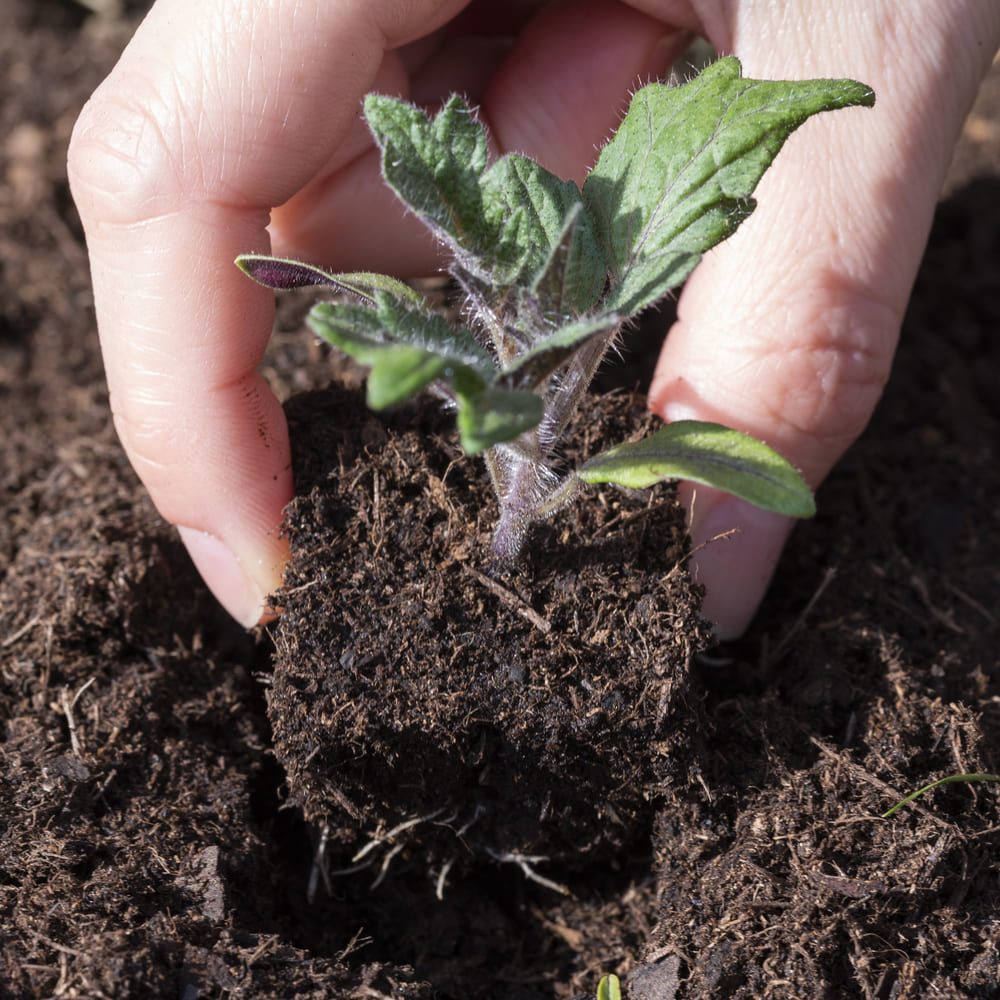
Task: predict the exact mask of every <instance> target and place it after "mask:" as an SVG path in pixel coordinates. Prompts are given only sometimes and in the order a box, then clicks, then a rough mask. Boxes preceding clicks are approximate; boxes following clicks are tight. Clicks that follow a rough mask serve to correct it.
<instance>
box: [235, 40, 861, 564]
mask: <svg viewBox="0 0 1000 1000" xmlns="http://www.w3.org/2000/svg"><path fill="white" fill-rule="evenodd" d="M873 103H874V94H873V93H872V91H871V89H870V88H868V87H866V86H864V85H863V84H860V83H856V82H854V81H851V80H807V81H802V82H777V81H760V80H748V79H744V78H742V76H741V70H740V65H739V63H738V62H737V60H736V59H734V58H731V57H730V58H725V59H721V60H719V61H718V62H716V63H715V64H713V65H712V66H710V67H709V68H707V69H706V70H705V71H704V72H702V73H701V74H700V75H699V76H698V77H696V78H695V79H694V80H692V81H691V82H690V83H687V84H685V85H684V86H679V87H671V86H667V85H665V84H661V83H653V84H649V85H648V86H645V87H643V88H642V89H641V90H639V91H638V92H637V93H636V94H635V96H634V97H633V99H632V101H631V104H630V106H629V109H628V113H627V114H626V116H625V118H624V120H623V121H622V123H621V125H620V127H619V128H618V131H617V133H616V134H615V136H614V137H613V138H612V139H611V140H610V141H609V142H608V143H607V144H606V145H605V146H604V147H603V149H602V150H601V152H600V155H599V157H598V160H597V163H596V165H595V167H594V168H593V170H592V171H591V172H590V174H589V175H588V177H587V179H586V181H585V183H584V185H583V188H582V189H581V188H579V187H578V186H577V185H576V184H575V183H573V182H572V181H564V180H560V179H559V178H558V177H556V176H555V175H554V174H552V173H550V172H549V171H547V170H546V169H545V168H543V167H542V166H540V165H539V164H537V163H535V162H534V161H533V160H530V159H528V158H527V157H525V156H521V155H518V154H516V153H510V154H507V155H506V156H503V157H500V158H499V159H497V160H495V161H494V162H492V163H490V162H489V156H488V143H487V137H486V132H485V130H484V128H483V126H482V125H481V124H480V123H479V122H478V121H477V119H476V118H475V116H474V114H473V113H472V111H471V110H470V109H469V107H468V106H467V105H466V103H465V102H464V101H463V100H462V99H461V98H460V97H457V96H454V97H452V98H450V99H449V100H448V101H447V102H446V103H445V104H444V106H443V107H442V108H441V110H440V111H439V112H438V113H437V114H436V115H435V116H434V117H433V118H429V117H428V116H427V115H426V114H425V113H424V112H423V111H422V110H420V109H419V108H416V107H414V106H412V105H410V104H407V103H405V102H403V101H400V100H397V99H395V98H390V97H384V96H380V95H378V94H370V95H369V96H368V97H367V98H366V99H365V102H364V113H365V118H366V119H367V122H368V125H369V127H370V128H371V130H372V132H373V134H374V136H375V140H376V142H377V144H378V146H379V148H380V150H381V153H382V172H383V176H384V178H385V181H386V183H387V184H388V185H389V186H390V187H391V188H392V190H393V191H395V193H396V194H397V195H398V196H399V197H400V198H401V199H402V201H403V202H404V203H405V204H406V205H407V206H408V207H409V208H410V209H411V210H412V211H413V212H414V213H415V214H416V215H417V216H418V217H419V218H420V219H421V220H422V221H423V222H424V223H425V224H426V225H427V226H428V227H429V228H430V229H431V230H432V231H433V233H434V234H435V236H436V237H437V238H438V239H439V240H440V242H441V243H442V244H443V245H444V247H445V248H446V249H447V251H448V252H449V254H450V258H451V260H450V265H449V267H448V271H449V273H450V275H451V277H452V278H453V279H454V281H455V282H456V284H457V286H458V288H459V289H460V290H461V293H462V295H463V298H464V309H463V310H462V314H461V315H462V322H461V323H458V324H456V323H452V322H450V321H449V320H448V319H446V318H445V317H444V316H443V315H441V314H439V313H436V312H434V311H433V310H432V309H431V307H430V306H429V304H428V303H427V301H426V300H425V299H424V297H423V296H421V295H420V294H419V293H418V292H416V291H415V290H413V289H412V288H411V287H410V286H408V285H406V284H404V283H403V282H401V281H398V280H397V279H395V278H392V277H389V276H387V275H382V274H371V273H353V274H329V273H327V272H326V271H324V270H322V269H320V268H318V267H315V266H313V265H311V264H305V263H300V262H297V261H292V260H284V259H281V258H275V257H269V256H262V255H253V254H248V255H244V256H241V257H240V258H238V259H237V264H238V265H239V266H240V267H241V268H242V269H243V270H244V271H245V272H246V273H247V274H248V275H249V276H250V277H252V278H254V279H255V280H256V281H258V282H260V283H261V284H264V285H267V286H268V287H270V288H274V289H285V288H293V287H299V286H305V285H323V286H328V287H330V288H332V289H335V290H337V291H338V292H342V293H343V292H346V293H349V294H350V296H351V297H352V298H353V299H355V300H356V302H350V303H328V302H324V303H320V304H317V305H316V306H314V307H313V309H312V311H311V313H310V316H309V325H310V326H311V328H312V329H313V330H314V331H315V332H316V333H317V334H318V335H319V336H320V337H322V338H323V339H324V340H326V341H328V342H329V343H331V344H333V345H334V346H336V347H337V348H339V349H340V350H342V351H344V352H345V353H346V354H348V355H350V356H351V357H352V358H354V359H355V360H356V361H358V362H360V363H361V364H363V365H365V366H367V367H369V368H370V373H369V377H368V386H367V399H368V404H369V406H371V407H372V408H373V409H376V410H381V409H384V408H386V407H390V406H393V405H394V404H397V403H400V402H402V401H403V400H405V399H407V398H409V397H411V396H414V395H415V394H417V393H420V392H422V391H424V390H430V391H432V392H433V393H435V394H437V395H438V396H439V397H440V398H442V399H443V400H445V401H446V403H447V404H448V405H450V406H451V407H452V408H453V409H454V411H455V413H456V418H457V423H458V432H459V436H460V440H461V444H462V447H463V448H464V449H465V451H466V452H468V453H470V454H475V453H481V454H482V455H483V456H484V457H485V461H486V465H487V468H488V469H489V473H490V476H491V477H492V482H493V486H494V488H495V490H496V494H497V497H498V500H499V505H500V514H499V519H498V523H497V525H496V528H495V532H494V536H493V554H494V556H495V557H496V560H497V561H498V562H499V563H500V564H501V565H504V564H510V563H512V562H513V561H514V560H515V559H516V558H517V556H518V554H519V552H520V550H521V548H522V545H523V544H524V540H525V537H526V535H527V532H528V530H529V528H530V526H531V525H532V524H533V523H534V522H536V521H539V520H542V519H545V518H548V517H550V516H551V515H553V514H554V513H555V512H556V511H558V510H559V509H560V508H562V507H564V506H565V505H566V504H568V503H569V502H570V501H571V500H572V499H573V497H574V495H575V494H576V493H577V492H578V491H579V490H580V489H581V488H582V487H583V486H584V485H585V484H594V483H617V484H619V485H622V486H626V487H632V488H644V487H647V486H650V485H652V484H653V483H655V482H657V481H659V480H663V479H687V480H691V481H694V482H697V483H702V484H705V485H708V486H714V487H717V488H719V489H722V490H725V491H727V492H728V493H732V494H735V495H736V496H739V497H741V498H743V499H744V500H747V501H749V502H750V503H753V504H756V505H758V506H760V507H763V508H765V509H767V510H772V511H777V512H779V513H781V514H786V515H790V516H793V517H810V516H811V515H812V514H813V513H814V512H815V505H814V501H813V496H812V493H811V491H810V489H809V487H808V486H807V485H806V483H805V482H804V481H803V479H802V477H801V476H800V475H799V474H798V472H797V471H796V470H795V469H794V468H793V467H792V466H791V465H790V464H789V463H788V462H787V461H785V460H784V459H783V458H782V457H781V456H780V455H778V454H777V453H776V452H775V451H773V450H772V449H771V448H769V447H767V446H766V445H764V444H763V443H762V442H760V441H757V440H755V439H754V438H752V437H750V436H748V435H746V434H742V433H739V432H737V431H735V430H731V429H728V428H726V427H723V426H721V425H719V424H713V423H705V422H702V421H693V420H682V421H677V422H674V423H671V424H668V425H666V426H664V427H662V428H660V429H659V430H658V431H656V432H655V433H653V434H652V435H650V436H649V437H647V438H645V439H643V440H640V441H635V442H629V443H624V444H619V445H617V446H616V447H612V448H611V449H610V450H607V451H604V452H602V453H600V454H598V455H596V456H594V457H592V458H590V459H589V460H587V461H586V462H584V463H583V464H582V465H581V466H580V467H579V468H576V469H573V470H569V471H567V470H565V469H562V468H561V466H560V460H559V447H560V442H561V440H562V438H563V436H564V433H565V431H566V429H567V427H568V425H569V423H570V420H571V418H572V417H573V415H574V413H575V412H576V409H577V406H578V404H579V403H580V401H581V398H582V396H583V394H584V393H585V392H586V390H587V388H588V386H589V384H590V381H591V379H592V377H593V375H594V373H595V371H596V370H597V368H598V366H599V365H600V363H601V360H602V359H603V358H604V356H605V354H606V353H607V351H608V350H609V348H610V347H611V346H612V345H613V344H614V343H615V341H616V339H617V338H618V337H619V334H620V331H621V329H622V326H623V324H624V323H626V322H628V321H629V320H630V319H632V318H633V317H635V316H636V315H637V314H638V313H639V312H641V311H642V310H643V309H645V308H647V307H648V306H651V305H653V304H655V303H656V302H657V301H658V300H659V299H661V298H662V297H663V296H665V295H666V294H667V293H669V292H670V291H671V290H672V289H675V288H676V287H677V286H678V285H680V284H681V282H683V281H684V279H685V278H686V277H687V276H688V275H689V274H690V273H691V271H692V270H693V269H694V267H695V265H696V264H697V263H698V261H699V260H700V259H701V257H702V255H703V254H704V253H705V251H707V250H709V249H710V248H711V247H713V246H715V245H716V244H718V243H720V242H721V241H723V240H725V239H726V238H727V237H728V236H730V235H731V234H732V233H733V232H735V230H736V229H737V227H738V226H739V225H740V223H741V222H743V220H744V219H746V218H747V217H748V216H749V215H750V213H751V212H752V211H753V210H754V208H755V202H754V200H753V199H752V198H751V194H752V193H753V190H754V188H755V187H756V185H757V183H758V181H759V180H760V178H761V177H762V176H763V174H764V172H765V171H766V170H767V168H768V166H769V165H770V164H771V162H772V161H773V159H774V157H775V156H776V155H777V153H778V151H779V150H780V149H781V147H782V145H783V144H784V142H785V140H786V139H787V138H788V136H789V135H790V134H791V133H792V132H793V131H794V130H795V129H796V128H798V126H799V125H801V124H802V123H803V122H804V121H806V120H807V119H808V118H809V117H811V116H812V115H814V114H817V113H818V112H820V111H829V110H834V109H837V108H843V107H849V106H852V105H866V106H871V105H872V104H873Z"/></svg>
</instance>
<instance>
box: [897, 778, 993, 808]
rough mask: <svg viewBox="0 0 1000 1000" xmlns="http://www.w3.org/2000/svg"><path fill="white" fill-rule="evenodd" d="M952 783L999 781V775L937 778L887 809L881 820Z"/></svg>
mask: <svg viewBox="0 0 1000 1000" xmlns="http://www.w3.org/2000/svg"><path fill="white" fill-rule="evenodd" d="M953 781H962V782H966V781H1000V774H951V775H949V776H948V777H947V778H938V780H937V781H932V782H931V783H930V784H929V785H924V787H923V788H918V789H917V790H916V791H915V792H911V793H910V794H909V795H907V796H906V798H905V799H902V800H900V801H899V802H897V803H896V804H895V805H894V806H893V807H892V808H891V809H887V810H886V811H885V812H884V813H882V819H888V818H889V817H890V816H891V815H892V814H893V813H894V812H895V811H896V810H897V809H902V808H903V806H905V805H908V804H909V803H910V802H912V801H913V800H914V799H916V798H918V797H919V796H921V795H923V794H924V793H925V792H929V791H931V790H932V789H934V788H937V787H938V786H939V785H950V784H951V783H952V782H953Z"/></svg>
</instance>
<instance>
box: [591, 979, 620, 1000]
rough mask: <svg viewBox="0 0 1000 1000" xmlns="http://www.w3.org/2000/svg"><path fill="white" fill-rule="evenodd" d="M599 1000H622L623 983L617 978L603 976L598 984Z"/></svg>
mask: <svg viewBox="0 0 1000 1000" xmlns="http://www.w3.org/2000/svg"><path fill="white" fill-rule="evenodd" d="M597 1000H622V988H621V982H620V980H619V979H618V977H617V976H603V977H602V978H601V981H600V982H599V983H598V984H597Z"/></svg>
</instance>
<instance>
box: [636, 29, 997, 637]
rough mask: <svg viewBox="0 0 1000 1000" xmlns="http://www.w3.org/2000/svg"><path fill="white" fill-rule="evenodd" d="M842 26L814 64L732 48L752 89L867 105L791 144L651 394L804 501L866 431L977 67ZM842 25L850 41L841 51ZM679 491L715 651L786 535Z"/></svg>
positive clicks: (750, 605)
mask: <svg viewBox="0 0 1000 1000" xmlns="http://www.w3.org/2000/svg"><path fill="white" fill-rule="evenodd" d="M897 16H898V17H902V16H903V15H897ZM866 17H868V15H867V14H862V15H859V18H860V19H861V20H864V19H865V18H866ZM850 20H851V19H850V18H845V38H844V39H843V44H842V45H840V46H839V47H838V46H837V45H836V44H835V42H834V43H830V49H829V51H826V52H823V53H817V52H815V51H813V50H811V49H810V47H809V44H808V42H807V40H805V39H803V40H802V44H796V40H795V39H789V38H785V39H784V47H785V53H786V57H787V58H782V56H781V54H780V53H777V54H776V52H775V47H774V46H773V45H771V46H770V47H763V46H762V47H760V48H759V49H757V48H755V44H754V36H753V32H752V30H749V29H748V30H746V31H744V34H743V40H744V44H743V45H742V46H741V40H740V39H739V38H737V41H736V48H737V53H738V54H739V55H741V57H742V58H743V63H744V71H745V73H746V75H747V76H751V77H770V78H786V79H789V78H790V79H795V78H806V77H834V76H852V77H854V78H856V79H859V80H862V81H864V82H865V83H868V84H869V85H871V86H872V87H873V88H874V90H875V92H876V95H877V103H876V106H875V108H874V110H872V111H868V110H865V109H849V110H843V111H838V112H836V114H834V115H821V116H819V117H817V118H815V119H812V120H810V121H808V122H807V123H806V124H805V125H803V126H802V128H801V129H800V130H799V132H797V133H796V134H795V135H793V136H792V137H791V139H790V140H789V142H788V145H787V146H786V148H785V149H784V150H782V152H781V153H780V154H779V156H778V158H777V160H776V161H775V165H774V167H773V168H772V169H771V171H770V172H769V173H768V174H767V175H766V176H765V177H764V179H763V180H762V182H761V184H760V185H759V187H758V190H757V195H756V197H757V199H758V202H759V209H758V211H757V213H756V214H755V215H754V216H753V218H751V219H750V220H749V221H748V222H747V223H746V224H745V225H744V226H743V228H742V229H741V230H740V231H739V233H737V234H736V235H735V236H734V237H733V238H732V239H731V240H729V241H728V242H727V243H725V244H724V245H723V246H721V247H719V248H718V249H716V250H714V251H713V252H712V253H711V254H710V255H708V256H707V258H706V259H705V260H704V261H703V263H702V264H701V265H700V266H699V268H698V269H697V270H696V272H695V273H694V275H693V276H692V278H691V279H690V281H689V282H688V285H687V287H686V288H685V290H684V293H683V294H682V296H681V299H680V302H679V306H678V321H677V323H676V324H675V326H674V327H673V329H672V330H671V331H670V334H669V336H668V338H667V341H666V344H665V346H664V349H663V352H662V354H661V357H660V361H659V364H658V366H657V370H656V373H655V376H654V379H653V384H652V386H651V389H650V403H651V406H652V408H653V409H654V410H655V411H657V412H659V413H660V414H662V415H663V416H664V417H665V418H666V419H668V420H678V419H686V418H694V419H700V420H713V421H718V422H719V423H722V424H726V425H728V426H732V427H735V428H737V429H739V430H743V431H746V432H748V433H750V434H753V435H754V436H756V437H758V438H761V439H762V440H764V441H765V442H767V443H768V444H770V445H771V446H772V447H773V448H775V449H776V450H777V451H779V452H780V453H781V454H782V455H784V456H785V457H786V458H787V459H789V461H791V462H792V464H793V465H795V466H796V467H797V468H799V469H800V470H801V472H802V473H803V475H804V477H805V479H806V480H807V482H808V483H809V484H810V485H811V486H812V487H814V488H815V487H816V486H818V485H819V483H820V482H821V481H822V479H823V478H824V476H825V475H826V474H827V472H828V471H829V470H830V468H831V467H832V466H833V464H834V463H835V462H836V461H837V459H838V458H839V457H840V456H841V454H842V453H843V452H844V450H845V449H846V448H847V447H848V446H849V445H850V444H851V443H852V442H853V441H854V440H855V438H856V437H857V436H858V435H859V434H860V433H861V431H862V430H863V429H864V427H865V425H866V424H867V422H868V420H869V418H870V416H871V414H872V411H873V410H874V407H875V405H876V403H877V401H878V399H879V396H880V395H881V392H882V389H883V387H884V385H885V382H886V380H887V378H888V375H889V370H890V366H891V362H892V356H893V352H894V350H895V346H896V342H897V339H898V335H899V328H900V324H901V321H902V316H903V313H904V310H905V307H906V302H907V299H908V297H909V293H910V289H911V287H912V283H913V279H914V276H915V274H916V271H917V267H918V264H919V260H920V256H921V254H922V252H923V248H924V245H925V243H926V238H927V234H928V231H929V228H930V222H931V218H932V215H933V209H934V204H935V201H936V197H937V193H938V190H939V188H940V184H941V181H942V179H943V176H944V173H945V170H946V169H947V164H948V162H949V158H950V154H951V151H952V148H953V145H954V142H955V141H956V138H957V135H958V132H959V129H960V127H961V123H962V120H963V118H964V116H965V113H966V112H967V110H968V107H969V106H970V104H971V102H972V99H973V97H974V95H975V90H976V87H977V85H978V81H979V78H980V76H981V73H982V72H985V69H986V66H987V65H988V63H984V65H982V66H980V67H976V68H975V69H972V68H970V67H969V63H968V60H967V58H966V61H965V63H964V66H965V70H964V72H955V71H954V60H953V59H948V60H946V59H944V58H943V53H944V50H946V49H948V48H949V47H954V46H956V45H957V44H958V43H957V42H956V37H955V35H956V32H957V28H955V27H948V26H947V25H942V24H940V23H938V24H936V25H935V26H934V29H935V30H936V31H937V35H935V34H934V33H933V32H932V31H929V32H927V33H924V34H922V35H921V36H920V42H921V48H920V50H919V52H918V51H917V49H916V47H915V45H914V46H911V47H908V46H907V45H906V44H900V45H899V46H898V47H897V48H892V49H887V48H886V47H885V46H883V45H882V43H881V41H880V39H881V38H882V37H883V34H884V33H883V32H882V31H880V30H875V26H873V25H865V24H854V25H853V27H851V26H850V25H849V24H847V23H846V22H848V21H850ZM994 20H995V19H994ZM848 28H850V29H851V30H850V39H853V40H857V39H861V40H862V42H861V43H860V44H852V45H848V44H847V41H848V38H847V37H846V35H847V29H848ZM966 30H967V29H966ZM899 37H900V38H901V39H902V41H903V42H905V39H906V37H910V38H911V39H912V38H914V37H915V36H914V35H913V34H911V35H910V36H906V35H905V34H903V35H901V36H899ZM865 39H867V40H868V41H867V43H866V42H865V41H864V40H865ZM772 41H773V39H772ZM741 47H742V48H743V51H740V50H741ZM765 48H766V51H765ZM959 51H962V49H961V48H959ZM974 51H976V52H979V51H981V50H980V49H978V48H974ZM989 51H990V52H992V51H993V50H992V49H990V50H989ZM938 57H941V58H938ZM981 61H982V60H981ZM922 70H926V72H922ZM683 496H684V498H685V499H686V500H687V502H688V504H689V505H690V509H691V533H692V541H693V544H694V546H695V549H696V551H695V553H694V555H693V557H692V561H693V568H694V572H695V574H696V578H697V579H699V580H700V582H702V583H704V585H705V587H706V598H705V603H704V606H703V613H704V614H705V616H706V617H707V618H709V619H710V620H712V621H713V622H714V623H715V625H716V631H717V635H718V636H719V638H721V639H726V638H734V637H736V636H738V635H740V634H741V633H742V632H743V631H744V629H745V628H746V626H747V625H748V623H749V621H750V619H751V618H752V616H753V614H754V612H755V611H756V609H757V606H758V604H759V602H760V600H761V599H762V597H763V595H764V592H765V590H766V587H767V584H768V582H769V580H770V578H771V575H772V573H773V571H774V568H775V565H776V564H777V560H778V557H779V555H780V553H781V549H782V546H783V544H784V542H785V539H786V538H787V535H788V533H789V531H790V529H791V524H790V522H789V521H788V520H787V519H785V518H783V517H780V516H777V515H774V514H770V513H765V512H763V511H760V510H757V509H756V508H752V507H749V506H748V505H747V504H745V503H743V502H742V501H739V500H737V499H735V498H733V497H730V496H728V495H726V494H723V493H720V492H719V491H716V490H706V489H704V488H698V489H697V490H695V489H694V488H693V487H690V486H686V487H685V489H684V491H683Z"/></svg>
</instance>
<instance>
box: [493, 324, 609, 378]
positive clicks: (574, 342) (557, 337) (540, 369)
mask: <svg viewBox="0 0 1000 1000" xmlns="http://www.w3.org/2000/svg"><path fill="white" fill-rule="evenodd" d="M618 325H619V317H617V316H615V315H614V314H610V315H608V314H606V313H594V314H590V315H586V316H581V317H580V318H579V319H578V320H575V321H573V322H572V323H567V324H565V325H564V326H561V327H559V328H558V329H556V330H554V331H553V332H552V333H550V334H548V335H547V336H545V337H543V338H542V339H540V340H539V341H538V342H537V343H536V344H534V345H533V346H532V347H531V348H529V349H528V350H527V351H524V352H523V353H522V354H520V355H519V356H518V357H517V358H515V359H514V360H513V361H512V362H510V364H508V365H506V366H505V367H504V368H503V370H502V376H501V377H502V379H503V382H504V384H505V385H512V386H513V385H531V386H537V385H539V384H540V383H541V382H542V381H543V380H544V379H545V378H547V377H548V376H549V375H551V374H552V373H553V372H554V371H555V370H556V369H557V368H558V367H559V366H560V365H561V364H563V363H564V362H565V361H567V360H568V359H569V358H570V357H572V356H573V355H574V354H575V353H576V352H577V351H578V350H579V348H580V346H581V344H583V343H584V341H587V340H590V338H591V337H599V336H602V335H603V336H606V337H608V339H609V340H610V338H611V336H612V335H613V334H614V332H615V331H616V330H617V329H618Z"/></svg>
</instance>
